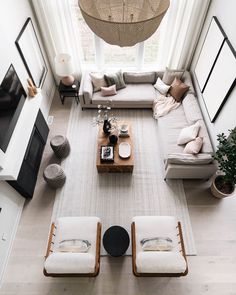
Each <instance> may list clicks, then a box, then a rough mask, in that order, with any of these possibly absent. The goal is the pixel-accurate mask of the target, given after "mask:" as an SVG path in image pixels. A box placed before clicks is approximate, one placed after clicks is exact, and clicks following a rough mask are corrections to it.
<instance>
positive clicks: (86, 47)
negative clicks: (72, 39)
mask: <svg viewBox="0 0 236 295" xmlns="http://www.w3.org/2000/svg"><path fill="white" fill-rule="evenodd" d="M70 1H71V5H73V8H74V9H75V13H76V18H77V20H78V28H79V33H80V40H81V47H82V52H83V62H84V63H85V64H95V45H94V33H93V32H92V31H91V30H90V28H89V27H88V25H87V24H86V22H85V21H84V18H83V16H82V14H81V11H80V8H79V6H78V1H77V0H70Z"/></svg>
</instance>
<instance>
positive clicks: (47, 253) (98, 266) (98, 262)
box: [43, 222, 102, 277]
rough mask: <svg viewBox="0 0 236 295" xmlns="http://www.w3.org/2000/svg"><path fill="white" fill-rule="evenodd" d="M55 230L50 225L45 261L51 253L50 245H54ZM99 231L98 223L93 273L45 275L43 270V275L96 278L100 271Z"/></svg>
mask: <svg viewBox="0 0 236 295" xmlns="http://www.w3.org/2000/svg"><path fill="white" fill-rule="evenodd" d="M55 230H56V226H55V223H52V225H51V229H50V234H49V238H48V245H47V252H46V255H45V260H46V259H47V258H48V256H49V255H51V254H52V253H53V250H52V245H53V244H54V242H53V236H55ZM101 230H102V225H101V223H100V222H98V224H97V239H96V257H95V260H96V263H95V269H94V272H93V273H81V274H80V273H78V274H77V273H61V274H58V273H47V271H46V269H45V268H44V269H43V273H44V275H45V276H46V277H96V276H97V275H98V274H99V269H100V249H101Z"/></svg>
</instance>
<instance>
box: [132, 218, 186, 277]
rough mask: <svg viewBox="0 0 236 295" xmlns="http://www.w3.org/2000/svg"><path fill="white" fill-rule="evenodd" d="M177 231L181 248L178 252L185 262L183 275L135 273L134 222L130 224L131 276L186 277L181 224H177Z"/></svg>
mask: <svg viewBox="0 0 236 295" xmlns="http://www.w3.org/2000/svg"><path fill="white" fill-rule="evenodd" d="M176 228H177V229H178V234H177V236H178V237H179V244H180V247H181V250H180V252H181V253H182V255H183V257H184V259H185V261H186V270H185V272H183V273H139V272H138V271H137V266H136V239H135V222H132V224H131V235H132V266H133V274H134V275H135V276H137V277H181V276H186V275H187V274H188V264H187V258H186V253H185V248H184V240H183V234H182V228H181V223H180V222H178V225H177V226H176Z"/></svg>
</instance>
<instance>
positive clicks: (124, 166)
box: [96, 122, 134, 173]
mask: <svg viewBox="0 0 236 295" xmlns="http://www.w3.org/2000/svg"><path fill="white" fill-rule="evenodd" d="M121 124H124V123H123V122H122V123H120V124H119V125H121ZM126 124H128V123H126ZM128 125H129V137H119V138H118V142H117V144H116V145H114V162H113V163H101V160H100V151H101V146H102V145H111V144H110V143H109V137H108V136H107V135H105V134H104V132H103V130H102V126H100V127H99V131H98V138H97V162H96V165H97V170H98V172H99V173H119V172H121V173H126V172H128V173H132V172H133V169H134V145H133V135H132V128H131V127H132V126H131V124H128ZM121 142H127V143H129V144H130V146H131V155H130V157H129V158H127V159H122V158H121V157H120V156H119V144H120V143H121Z"/></svg>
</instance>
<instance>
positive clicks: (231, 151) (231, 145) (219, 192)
mask: <svg viewBox="0 0 236 295" xmlns="http://www.w3.org/2000/svg"><path fill="white" fill-rule="evenodd" d="M229 132H230V133H229V137H228V138H227V137H226V135H225V134H224V133H222V134H218V135H217V141H218V143H219V144H218V146H217V151H216V152H215V154H214V155H213V158H214V159H215V160H217V162H218V166H219V170H220V172H221V173H220V174H218V175H217V176H216V177H215V178H214V180H213V182H212V185H211V192H212V194H213V195H214V196H215V197H217V198H224V197H228V196H229V195H231V194H232V193H233V192H234V189H235V184H236V128H234V129H232V130H229Z"/></svg>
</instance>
